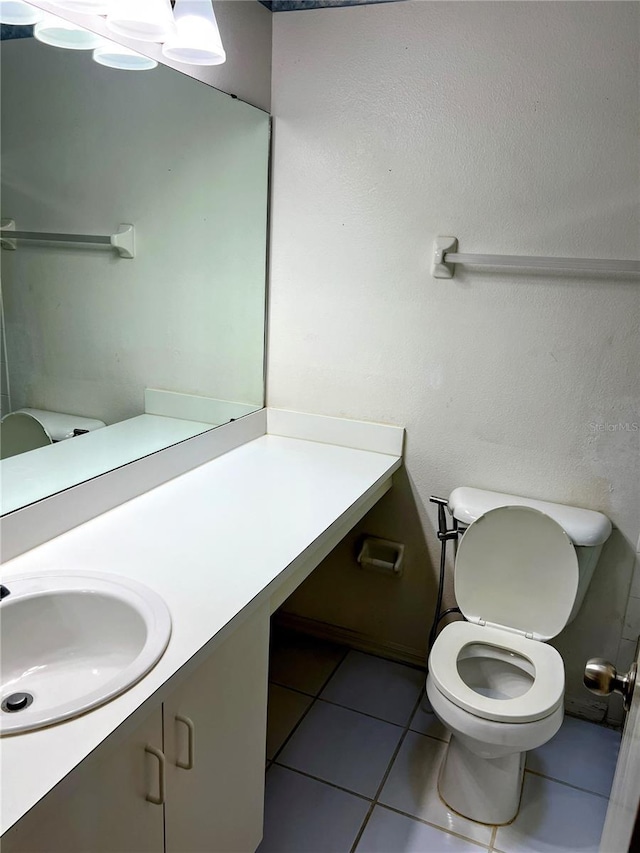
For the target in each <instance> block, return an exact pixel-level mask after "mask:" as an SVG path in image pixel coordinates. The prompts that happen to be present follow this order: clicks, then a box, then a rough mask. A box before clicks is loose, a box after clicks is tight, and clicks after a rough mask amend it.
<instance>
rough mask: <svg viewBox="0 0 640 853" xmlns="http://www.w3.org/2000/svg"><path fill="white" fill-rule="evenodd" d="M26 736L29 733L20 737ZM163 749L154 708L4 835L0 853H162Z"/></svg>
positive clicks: (160, 727) (64, 781)
mask: <svg viewBox="0 0 640 853" xmlns="http://www.w3.org/2000/svg"><path fill="white" fill-rule="evenodd" d="M23 737H29V735H23ZM147 745H150V746H154V747H156V748H157V749H161V748H162V711H161V709H160V708H158V710H157V711H155V712H154V713H153V714H152V715H151V716H150V717H148V718H147V719H146V720H145V722H143V723H142V724H141V725H140V727H139V728H137V729H136V730H135V731H134V732H133V734H132V735H130V736H129V737H128V738H127V739H126V741H124V742H123V743H120V744H119V745H117V746H115V747H114V748H113V749H112V750H109V746H108V744H107V745H105V747H103V749H104V750H109V751H108V752H105V753H104V754H98V755H97V756H95V757H94V758H92V757H89V758H87V759H86V760H85V761H84V762H83V763H82V764H81V765H80V766H79V767H78V768H77V769H76V770H74V771H73V773H71V774H70V775H69V776H68V777H67V778H66V779H65V780H63V781H62V782H61V783H60V784H59V785H58V786H57V787H56V788H54V789H53V791H51V793H50V794H48V795H47V796H46V797H45V798H44V799H43V800H41V801H40V802H39V803H38V804H37V805H36V806H35V807H34V808H33V809H31V811H30V812H29V813H28V814H27V815H25V817H23V818H22V820H20V821H18V823H17V824H16V825H15V826H14V827H12V828H11V829H10V830H9V831H8V832H6V833H5V834H4V835H3V836H2V853H162V851H163V808H162V806H161V805H159V806H158V805H153V804H152V803H150V802H148V801H147V799H146V797H147V794H151V796H155V797H157V795H158V781H159V776H158V772H159V765H158V759H157V758H156V757H154V756H153V755H150V754H148V753H146V752H145V747H146V746H147Z"/></svg>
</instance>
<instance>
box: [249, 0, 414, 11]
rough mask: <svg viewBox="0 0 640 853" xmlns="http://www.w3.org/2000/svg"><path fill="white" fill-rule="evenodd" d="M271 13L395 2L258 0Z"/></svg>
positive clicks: (377, 0)
mask: <svg viewBox="0 0 640 853" xmlns="http://www.w3.org/2000/svg"><path fill="white" fill-rule="evenodd" d="M259 2H260V3H262V5H263V6H266V7H267V9H271V11H272V12H292V11H295V10H299V9H324V8H326V7H329V6H366V5H367V4H370V3H393V2H397V0H259Z"/></svg>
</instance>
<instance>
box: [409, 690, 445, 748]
mask: <svg viewBox="0 0 640 853" xmlns="http://www.w3.org/2000/svg"><path fill="white" fill-rule="evenodd" d="M409 728H410V729H411V731H413V732H419V733H420V734H421V735H429V737H435V738H437V739H438V740H446V741H448V740H449V738H450V737H451V732H450V731H449V730H448V729H447V728H446V726H443V725H442V723H441V722H440V720H439V719H438V718H437V717H436V715H435V714H434V713H433V711H432V710H431V705H430V704H429V700H428V699H427V697H426V695H425V696H423V698H422V701H421V702H420V705H419V706H418V708H417V709H416V712H415V714H414V715H413V717H412V718H411V723H410V725H409Z"/></svg>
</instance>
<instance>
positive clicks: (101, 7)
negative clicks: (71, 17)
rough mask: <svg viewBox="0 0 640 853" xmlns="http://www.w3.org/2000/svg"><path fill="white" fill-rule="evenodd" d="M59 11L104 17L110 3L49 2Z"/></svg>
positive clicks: (97, 0)
mask: <svg viewBox="0 0 640 853" xmlns="http://www.w3.org/2000/svg"><path fill="white" fill-rule="evenodd" d="M49 2H50V3H53V5H54V6H57V7H58V8H59V9H66V11H68V12H80V14H82V15H106V14H107V13H108V11H109V7H110V5H111V3H110V2H109V0H49Z"/></svg>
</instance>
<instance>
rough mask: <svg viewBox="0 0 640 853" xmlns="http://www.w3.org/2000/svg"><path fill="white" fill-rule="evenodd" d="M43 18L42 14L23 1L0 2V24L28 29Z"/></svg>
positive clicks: (9, 0)
mask: <svg viewBox="0 0 640 853" xmlns="http://www.w3.org/2000/svg"><path fill="white" fill-rule="evenodd" d="M43 18H44V12H42V11H41V10H40V9H37V8H36V7H35V6H30V5H29V4H28V3H23V0H0V24H12V25H13V26H14V27H29V26H31V25H32V24H37V23H38V21H41V20H42V19H43Z"/></svg>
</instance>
